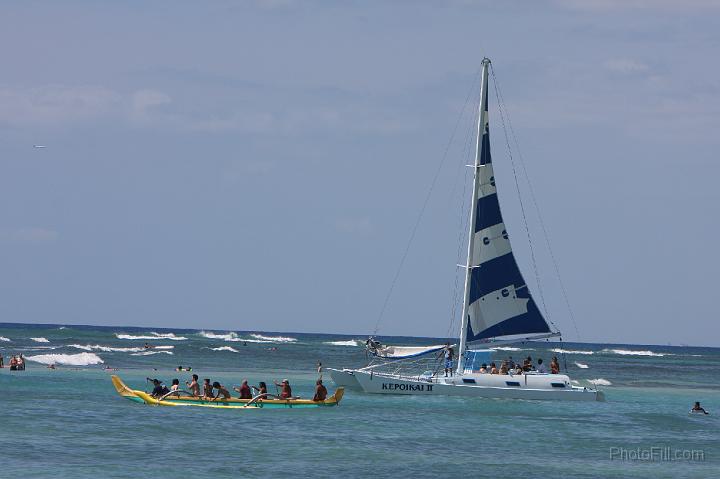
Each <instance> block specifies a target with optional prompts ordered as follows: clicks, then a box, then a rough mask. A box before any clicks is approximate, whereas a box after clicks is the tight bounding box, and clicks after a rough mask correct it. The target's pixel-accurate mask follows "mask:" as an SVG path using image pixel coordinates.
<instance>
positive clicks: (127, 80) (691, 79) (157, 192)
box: [0, 0, 720, 346]
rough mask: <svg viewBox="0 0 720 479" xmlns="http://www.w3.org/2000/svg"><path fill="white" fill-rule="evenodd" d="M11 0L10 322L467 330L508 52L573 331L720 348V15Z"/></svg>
mask: <svg viewBox="0 0 720 479" xmlns="http://www.w3.org/2000/svg"><path fill="white" fill-rule="evenodd" d="M0 5H1V6H0V11H1V14H0V65H1V66H0V322H23V323H75V324H96V325H133V326H154V327H168V328H172V327H177V328H180V327H186V328H198V329H200V328H205V329H213V330H265V331H286V332H287V331H292V332H322V333H347V334H358V335H365V334H369V333H372V332H374V331H375V330H376V325H377V332H378V333H379V334H380V335H411V336H447V335H451V336H452V335H456V334H457V328H458V319H457V316H458V309H459V307H458V306H457V303H458V299H457V298H456V295H457V289H456V288H457V286H456V278H457V273H458V271H457V267H456V265H457V264H458V263H459V262H463V261H462V258H461V257H459V256H458V251H459V249H460V250H462V247H463V246H462V242H463V241H465V235H466V233H465V231H464V230H463V228H464V227H465V226H464V225H465V221H466V218H465V215H466V210H465V209H464V207H463V203H464V201H465V208H466V206H467V205H466V202H467V199H466V198H467V196H468V195H469V192H470V190H469V184H468V180H469V176H468V175H469V172H468V171H467V168H465V167H464V165H466V164H467V163H468V162H472V128H473V121H474V117H473V115H474V114H475V111H474V110H475V109H476V108H477V106H476V105H475V104H474V103H475V102H476V101H477V97H478V89H479V81H478V71H479V68H480V62H481V60H482V58H483V57H484V56H488V57H490V58H491V60H492V62H493V69H494V72H495V77H496V79H497V85H498V87H499V88H500V92H501V93H502V97H503V100H504V106H505V108H506V111H507V113H508V115H509V120H510V122H511V123H510V124H511V125H512V131H513V132H514V133H515V137H516V138H517V145H516V144H515V143H514V142H513V141H512V136H511V135H510V140H511V143H512V145H513V149H511V150H508V148H507V146H506V141H505V136H504V133H503V132H504V130H503V126H502V121H501V118H500V115H499V112H498V98H497V97H496V95H495V94H494V93H495V92H494V87H492V85H491V95H490V104H491V111H490V124H491V141H492V151H493V161H494V163H495V168H496V176H497V178H498V189H499V195H500V201H501V204H502V208H503V214H504V216H505V221H506V224H507V226H508V229H509V232H510V235H511V237H512V240H513V246H514V249H515V251H516V256H517V258H518V262H519V264H520V267H521V269H522V271H523V272H524V274H525V277H526V280H527V281H528V283H529V284H530V287H531V291H533V293H534V294H535V296H536V297H538V296H539V292H538V285H537V281H536V275H535V273H534V268H533V262H532V255H531V251H530V249H529V247H528V245H529V244H530V243H529V242H528V240H527V235H526V232H525V227H524V223H523V218H522V211H521V208H520V201H519V198H522V200H523V203H522V205H523V206H524V208H525V212H526V216H527V224H528V228H529V231H530V238H531V241H532V245H533V252H534V254H535V257H536V263H537V268H538V277H539V279H540V287H541V288H542V293H543V297H544V300H545V301H544V302H545V306H546V310H547V312H548V318H549V319H551V320H552V321H553V323H554V324H555V325H556V326H557V327H558V328H559V329H560V330H561V331H562V332H563V333H564V336H563V337H564V339H566V340H570V341H574V340H580V341H589V342H620V343H637V344H667V343H672V344H689V345H707V346H720V343H719V340H718V337H719V334H718V333H720V326H718V317H717V314H718V313H717V310H716V307H715V295H716V294H717V292H716V291H715V285H717V284H718V271H719V270H720V252H719V250H718V247H717V244H718V237H719V235H720V221H719V220H718V218H719V216H720V215H718V206H720V192H719V190H718V188H717V187H716V182H717V180H716V178H718V177H720V164H719V163H718V161H717V160H718V156H717V151H718V147H719V146H720V135H718V133H717V131H716V128H717V124H718V120H720V64H718V62H717V61H716V60H715V58H716V57H717V52H718V51H720V49H719V47H720V33H719V32H720V5H719V4H718V3H717V2H714V1H703V0H689V1H684V2H676V1H666V0H660V1H654V2H650V1H643V0H631V1H620V0H606V1H599V0H597V1H596V0H589V1H581V0H557V1H538V2H494V1H487V2H486V1H470V0H467V1H452V0H448V1H446V2H436V1H349V2H329V1H328V2H324V1H312V0H310V1H302V2H301V1H294V0H265V1H262V0H257V1H215V2H191V1H156V2H139V1H135V2H132V1H128V2H89V1H72V0H71V1H67V2H42V1H27V2H2V3H1V4H0ZM34 145H42V146H45V148H36V147H34ZM446 152H447V153H446ZM510 154H512V160H513V161H510V160H511V156H510ZM521 160H522V162H521ZM513 162H514V163H515V167H516V172H517V174H518V185H519V187H520V193H521V194H520V196H518V194H517V189H516V184H515V181H514V175H513V168H512V165H513ZM522 165H524V166H525V171H527V177H526V176H525V175H524V173H523V171H524V170H523V168H522ZM438 171H439V174H438V176H437V181H436V182H435V184H434V187H432V191H431V194H430V196H429V200H428V203H427V208H426V209H425V210H424V212H423V214H422V216H421V220H420V222H419V226H418V228H417V232H416V235H415V237H414V239H413V241H412V242H411V243H410V248H409V250H407V258H406V260H405V262H404V264H403V267H402V268H401V269H400V273H399V275H398V276H397V281H396V282H395V283H394V287H393V288H392V294H390V297H389V300H388V302H387V307H386V308H385V310H384V312H383V314H382V317H380V313H381V310H382V308H383V304H384V302H385V298H386V297H387V295H388V291H389V290H390V288H391V285H392V284H393V279H394V278H395V275H396V272H397V271H398V265H399V263H400V262H401V259H402V258H403V254H404V252H405V251H406V246H407V245H408V239H409V238H410V236H411V233H412V231H413V228H414V226H415V224H416V221H417V218H418V215H419V214H420V212H421V211H422V208H423V204H424V201H425V199H426V197H427V196H428V192H429V191H430V190H431V184H433V178H434V177H435V174H436V172H438ZM526 178H529V180H530V181H529V183H528V181H527V179H526ZM530 185H531V186H530ZM531 188H532V191H533V192H534V196H535V202H533V200H532V197H531V196H530V195H529V192H530V189H531ZM535 204H537V205H538V208H537V210H536V209H535ZM538 211H539V214H538ZM540 218H541V219H542V222H541V220H540ZM543 225H544V227H545V230H546V231H547V237H548V238H549V244H550V245H551V247H552V255H551V253H550V251H549V250H548V248H547V247H546V243H545V239H544V237H543ZM552 256H554V258H555V260H556V264H557V266H558V269H559V271H560V278H561V279H562V283H561V282H560V281H559V280H558V277H557V275H556V273H555V268H554V266H553V261H552ZM562 285H564V289H565V291H566V295H565V294H564V293H563V287H562ZM460 289H461V285H460ZM565 297H567V300H568V301H567V302H568V303H569V304H570V307H571V309H570V310H571V311H572V314H571V313H570V312H569V309H568V307H567V304H566V301H565ZM454 298H455V299H454Z"/></svg>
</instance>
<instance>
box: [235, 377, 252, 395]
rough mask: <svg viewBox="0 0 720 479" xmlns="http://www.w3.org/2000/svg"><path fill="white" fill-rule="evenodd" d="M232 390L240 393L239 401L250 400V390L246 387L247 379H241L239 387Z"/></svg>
mask: <svg viewBox="0 0 720 479" xmlns="http://www.w3.org/2000/svg"><path fill="white" fill-rule="evenodd" d="M233 389H234V390H235V391H237V392H239V393H240V399H252V390H251V389H250V386H248V382H247V379H243V382H242V384H241V385H240V387H234V388H233Z"/></svg>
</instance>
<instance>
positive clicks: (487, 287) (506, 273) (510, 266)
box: [468, 252, 525, 304]
mask: <svg viewBox="0 0 720 479" xmlns="http://www.w3.org/2000/svg"><path fill="white" fill-rule="evenodd" d="M508 285H513V286H515V287H516V288H520V287H521V286H525V280H524V279H523V277H522V274H520V269H519V268H518V266H517V263H516V262H515V258H514V257H513V254H512V252H510V253H508V254H504V255H502V256H498V257H497V258H493V259H491V260H488V261H486V262H484V263H483V264H481V265H479V266H475V267H474V268H473V270H472V271H471V272H470V296H469V297H468V304H473V303H474V302H475V301H477V300H478V299H480V298H481V297H482V296H485V295H486V294H489V293H491V292H493V291H497V290H499V289H501V288H504V287H506V286H508Z"/></svg>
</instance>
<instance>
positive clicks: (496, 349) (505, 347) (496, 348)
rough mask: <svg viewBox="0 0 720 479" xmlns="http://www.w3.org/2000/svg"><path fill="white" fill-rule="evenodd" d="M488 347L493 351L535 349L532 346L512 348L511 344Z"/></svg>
mask: <svg viewBox="0 0 720 479" xmlns="http://www.w3.org/2000/svg"><path fill="white" fill-rule="evenodd" d="M490 349H492V350H493V351H535V350H534V349H532V348H513V347H512V346H498V347H495V348H490Z"/></svg>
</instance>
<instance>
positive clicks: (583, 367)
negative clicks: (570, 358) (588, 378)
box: [575, 363, 590, 369]
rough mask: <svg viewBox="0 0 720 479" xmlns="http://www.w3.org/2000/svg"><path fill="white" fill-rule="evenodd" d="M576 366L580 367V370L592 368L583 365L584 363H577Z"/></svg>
mask: <svg viewBox="0 0 720 479" xmlns="http://www.w3.org/2000/svg"><path fill="white" fill-rule="evenodd" d="M575 366H577V367H579V368H580V369H587V368H589V367H590V366H588V365H587V364H583V363H575Z"/></svg>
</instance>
